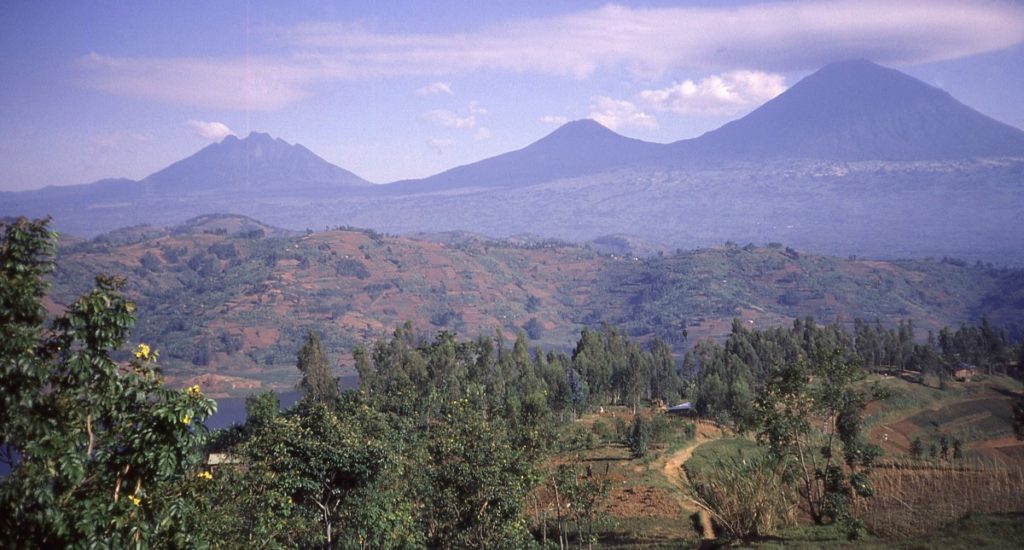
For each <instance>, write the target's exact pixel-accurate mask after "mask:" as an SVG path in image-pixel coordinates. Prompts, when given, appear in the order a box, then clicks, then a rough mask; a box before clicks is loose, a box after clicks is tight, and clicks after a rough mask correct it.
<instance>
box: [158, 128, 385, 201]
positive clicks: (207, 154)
mask: <svg viewBox="0 0 1024 550" xmlns="http://www.w3.org/2000/svg"><path fill="white" fill-rule="evenodd" d="M142 183H143V184H146V185H152V186H156V187H158V188H159V189H160V190H161V191H164V190H171V189H173V190H182V191H203V190H218V191H224V190H229V189H236V190H238V189H248V190H254V191H257V190H258V191H261V192H263V191H272V192H276V193H289V192H293V191H297V190H303V191H309V190H313V189H321V188H323V189H331V188H335V187H337V188H341V187H353V186H364V185H369V182H367V181H366V180H364V179H362V178H360V177H359V176H357V175H355V174H353V173H352V172H349V171H348V170H345V169H342V168H339V167H337V166H335V165H333V164H331V163H329V162H327V161H326V160H324V159H322V158H320V157H318V156H317V155H315V154H314V153H313V152H312V151H310V150H309V149H306V148H305V147H303V146H301V145H298V144H296V145H291V144H289V143H287V142H285V141H284V140H282V139H280V138H276V139H275V138H273V137H271V136H270V135H269V134H263V133H258V132H253V133H251V134H249V135H248V137H246V138H244V139H239V138H237V137H235V136H228V137H226V138H224V139H223V140H222V141H221V142H220V143H214V144H212V145H209V146H207V147H204V148H203V149H201V150H200V151H199V152H197V153H196V154H194V155H192V156H190V157H187V158H185V159H182V160H180V161H178V162H175V163H174V164H172V165H170V166H168V167H167V168H164V169H163V170H160V171H159V172H155V173H153V174H151V175H149V176H148V177H146V178H145V179H143V180H142Z"/></svg>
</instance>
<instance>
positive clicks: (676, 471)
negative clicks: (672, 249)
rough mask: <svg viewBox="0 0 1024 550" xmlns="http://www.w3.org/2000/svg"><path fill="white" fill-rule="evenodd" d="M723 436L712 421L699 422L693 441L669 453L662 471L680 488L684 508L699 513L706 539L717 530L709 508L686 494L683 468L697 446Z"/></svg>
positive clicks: (681, 502) (712, 537) (712, 535)
mask: <svg viewBox="0 0 1024 550" xmlns="http://www.w3.org/2000/svg"><path fill="white" fill-rule="evenodd" d="M722 436H723V431H722V428H720V427H718V426H716V425H714V424H710V423H705V422H700V423H698V424H697V434H696V436H695V437H694V438H693V441H691V442H690V443H689V445H687V446H685V447H683V448H682V449H679V450H677V451H675V452H674V453H672V454H671V455H669V456H668V458H667V459H666V460H665V464H664V465H663V466H662V467H661V473H662V475H664V476H665V479H667V480H668V482H669V483H671V484H672V485H673V486H674V487H676V488H677V489H679V490H680V492H681V495H680V496H681V498H680V504H681V505H682V507H683V509H684V510H686V511H688V512H691V513H696V514H698V517H699V519H700V527H701V531H702V534H703V538H704V539H705V540H712V539H714V538H715V531H714V529H712V528H711V518H710V517H708V513H707V510H705V509H704V507H703V506H701V505H700V504H698V503H697V501H695V500H693V499H692V498H690V497H689V496H687V494H686V489H685V486H684V483H683V476H685V475H686V471H685V470H683V464H685V463H686V461H687V460H690V457H692V456H693V452H694V451H695V450H696V449H697V447H700V446H701V445H703V444H705V443H707V442H708V441H711V440H714V439H719V438H721V437H722Z"/></svg>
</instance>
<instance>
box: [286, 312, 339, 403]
mask: <svg viewBox="0 0 1024 550" xmlns="http://www.w3.org/2000/svg"><path fill="white" fill-rule="evenodd" d="M296 367H297V368H298V369H299V372H301V373H302V380H301V381H300V382H299V389H300V390H302V392H303V394H304V395H303V400H305V401H306V402H308V403H323V404H328V405H330V404H333V403H334V402H336V401H337V400H338V397H340V395H341V390H340V389H339V387H338V379H337V378H335V377H334V375H332V374H331V366H330V362H329V361H328V359H327V351H326V350H325V349H324V345H323V343H322V342H321V341H320V336H318V335H317V333H316V332H314V331H312V330H311V331H309V333H308V334H307V335H306V342H305V343H304V344H303V345H302V347H301V348H300V349H299V358H298V363H297V364H296Z"/></svg>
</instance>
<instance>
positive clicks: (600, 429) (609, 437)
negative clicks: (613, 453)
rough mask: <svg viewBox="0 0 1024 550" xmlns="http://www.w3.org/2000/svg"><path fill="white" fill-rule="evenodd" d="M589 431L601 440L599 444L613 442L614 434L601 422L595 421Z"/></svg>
mask: <svg viewBox="0 0 1024 550" xmlns="http://www.w3.org/2000/svg"><path fill="white" fill-rule="evenodd" d="M590 431H592V432H594V435H596V436H597V437H598V439H600V440H601V443H609V442H611V441H614V440H615V432H614V431H612V429H611V427H610V426H608V424H606V423H605V422H604V421H602V420H595V421H594V424H593V425H592V426H591V427H590Z"/></svg>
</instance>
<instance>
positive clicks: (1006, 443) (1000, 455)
mask: <svg viewBox="0 0 1024 550" xmlns="http://www.w3.org/2000/svg"><path fill="white" fill-rule="evenodd" d="M927 382H928V383H929V385H924V384H922V383H915V382H909V381H906V380H902V379H896V378H890V379H887V380H884V381H883V382H882V384H883V385H884V386H885V387H886V388H888V389H889V390H890V391H892V392H893V395H892V396H891V397H889V398H888V399H886V400H884V401H880V402H875V403H872V404H871V406H870V407H869V413H870V415H869V416H868V417H867V418H868V421H869V422H870V423H871V424H872V428H871V431H870V438H871V440H872V441H873V442H875V443H877V444H878V445H880V446H881V447H882V449H883V450H884V451H885V452H886V454H887V455H889V456H893V457H907V456H908V455H909V454H910V448H911V443H912V442H913V441H914V440H915V439H917V440H919V441H921V444H922V446H923V450H924V453H925V454H926V455H927V454H929V452H930V447H931V446H933V445H938V444H939V443H940V440H941V438H942V437H943V436H946V438H947V439H948V440H949V441H952V440H954V439H956V440H959V441H960V442H961V444H962V452H963V454H964V456H965V458H969V459H985V460H992V461H996V462H1005V463H1011V464H1018V465H1024V441H1020V440H1018V439H1016V438H1015V437H1014V436H1013V421H1012V406H1013V401H1014V400H1015V399H1019V398H1020V397H1024V388H1022V387H1021V385H1020V383H1019V382H1017V381H1015V380H1013V379H1011V378H1008V377H1005V376H996V375H990V376H985V375H979V376H976V377H974V378H973V379H972V380H970V381H950V382H948V383H947V384H946V388H945V389H940V388H939V387H938V383H937V382H938V381H937V380H934V379H930V380H927Z"/></svg>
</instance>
